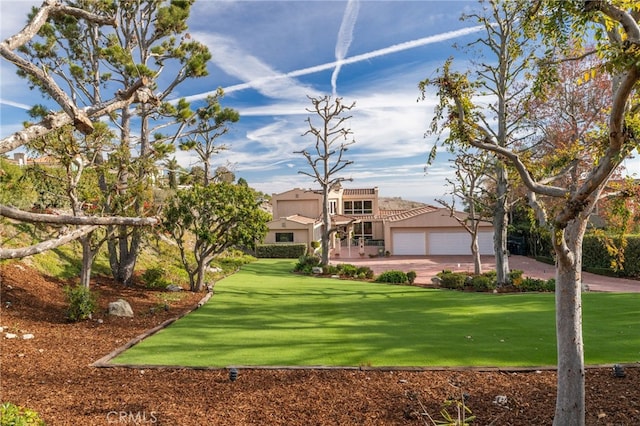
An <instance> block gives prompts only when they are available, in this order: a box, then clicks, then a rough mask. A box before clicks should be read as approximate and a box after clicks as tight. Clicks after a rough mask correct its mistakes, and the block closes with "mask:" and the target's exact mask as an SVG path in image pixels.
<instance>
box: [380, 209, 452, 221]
mask: <svg viewBox="0 0 640 426" xmlns="http://www.w3.org/2000/svg"><path fill="white" fill-rule="evenodd" d="M438 210H440V209H439V208H438V207H434V206H424V207H417V208H415V209H411V210H404V211H399V212H398V213H396V214H394V215H391V216H387V217H385V219H386V220H388V221H390V222H396V221H398V220H404V219H409V218H412V217H416V216H419V215H421V214H425V213H433V212H435V211H438Z"/></svg>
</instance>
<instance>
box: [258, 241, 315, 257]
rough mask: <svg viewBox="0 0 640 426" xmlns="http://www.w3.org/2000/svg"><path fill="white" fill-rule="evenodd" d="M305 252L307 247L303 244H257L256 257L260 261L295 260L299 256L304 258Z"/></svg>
mask: <svg viewBox="0 0 640 426" xmlns="http://www.w3.org/2000/svg"><path fill="white" fill-rule="evenodd" d="M306 252H307V245H306V244H304V243H301V244H300V243H290V244H287V243H278V244H258V245H257V246H256V257H259V258H261V259H264V258H276V259H296V258H297V257H299V256H304V254H305V253H306Z"/></svg>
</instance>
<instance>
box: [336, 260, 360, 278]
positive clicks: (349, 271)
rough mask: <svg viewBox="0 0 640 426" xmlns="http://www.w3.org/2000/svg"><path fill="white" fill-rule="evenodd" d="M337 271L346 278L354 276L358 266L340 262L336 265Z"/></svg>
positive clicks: (356, 273)
mask: <svg viewBox="0 0 640 426" xmlns="http://www.w3.org/2000/svg"><path fill="white" fill-rule="evenodd" d="M338 271H339V272H338V273H339V274H340V275H342V276H344V277H347V278H354V277H356V276H357V275H358V268H357V267H356V266H354V265H351V264H349V263H342V264H340V265H338Z"/></svg>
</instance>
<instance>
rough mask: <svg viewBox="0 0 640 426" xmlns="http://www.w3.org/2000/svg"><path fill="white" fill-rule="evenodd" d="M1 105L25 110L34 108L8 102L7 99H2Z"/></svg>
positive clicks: (0, 100)
mask: <svg viewBox="0 0 640 426" xmlns="http://www.w3.org/2000/svg"><path fill="white" fill-rule="evenodd" d="M0 104H2V105H8V106H12V107H16V108H20V109H24V110H30V109H31V108H33V105H26V104H22V103H19V102H13V101H8V100H5V99H0Z"/></svg>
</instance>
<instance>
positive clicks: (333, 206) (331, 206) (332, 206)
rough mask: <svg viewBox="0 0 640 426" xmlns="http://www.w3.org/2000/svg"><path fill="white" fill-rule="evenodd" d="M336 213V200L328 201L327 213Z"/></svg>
mask: <svg viewBox="0 0 640 426" xmlns="http://www.w3.org/2000/svg"><path fill="white" fill-rule="evenodd" d="M336 213H338V202H337V201H336V200H330V201H329V214H330V215H334V214H336Z"/></svg>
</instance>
